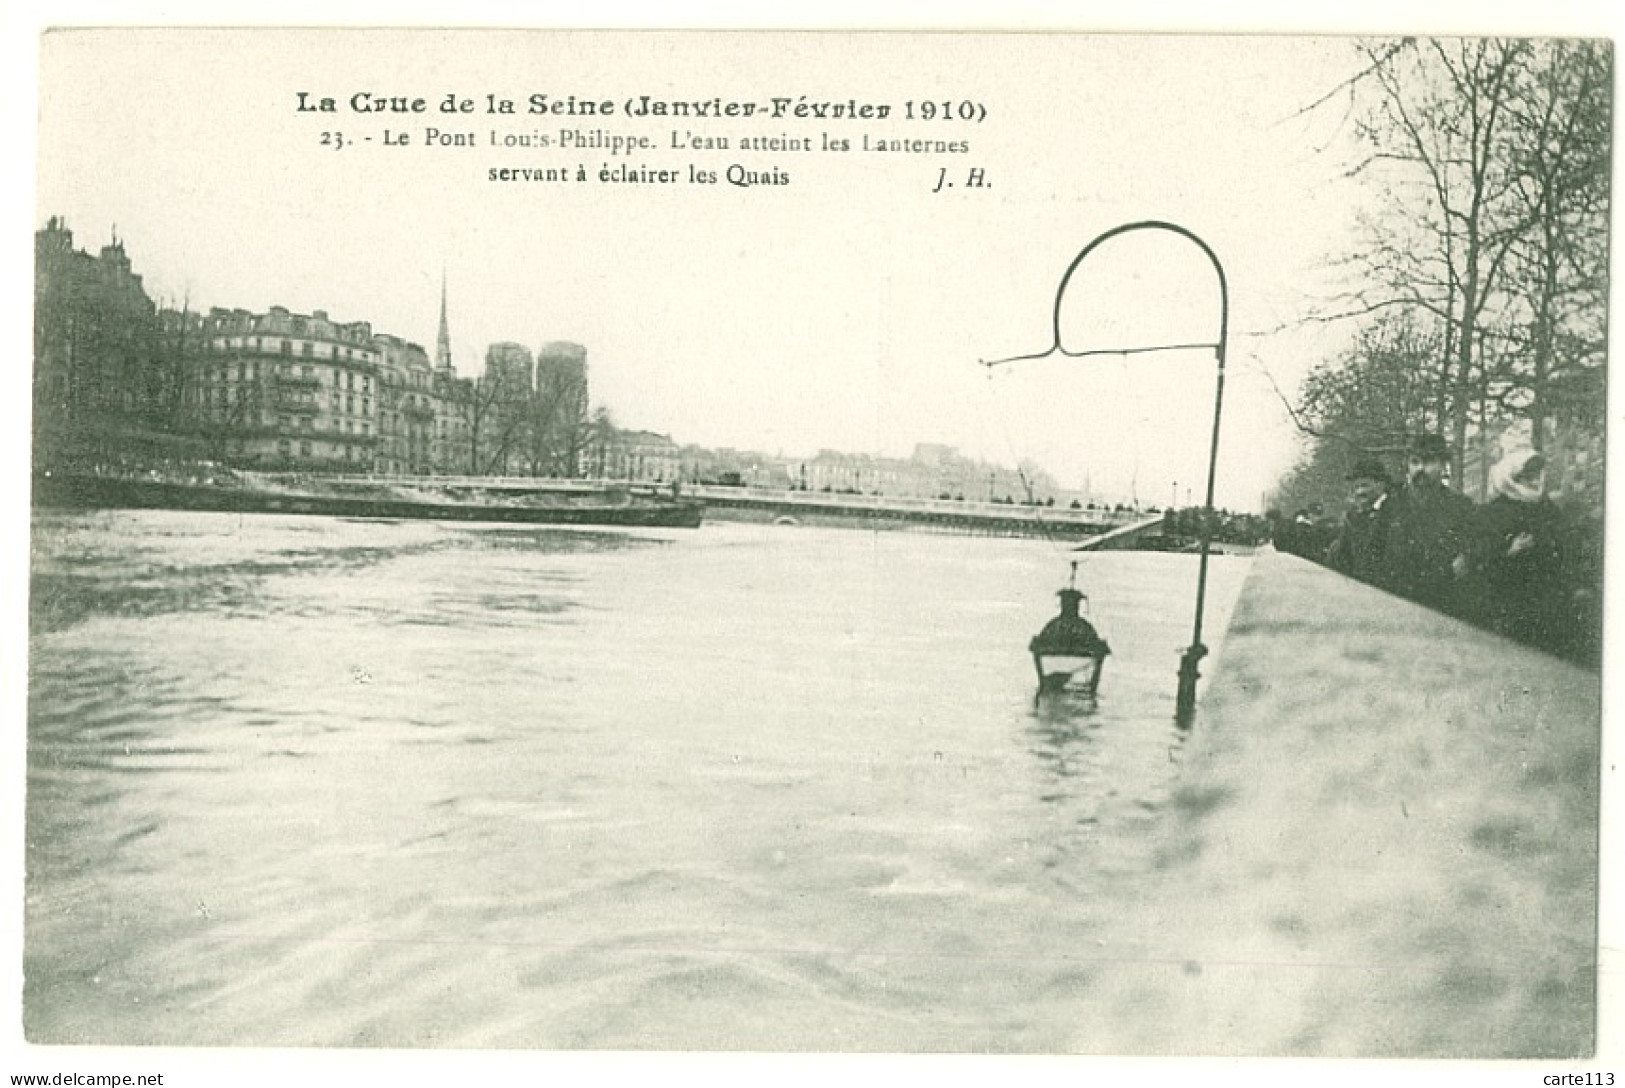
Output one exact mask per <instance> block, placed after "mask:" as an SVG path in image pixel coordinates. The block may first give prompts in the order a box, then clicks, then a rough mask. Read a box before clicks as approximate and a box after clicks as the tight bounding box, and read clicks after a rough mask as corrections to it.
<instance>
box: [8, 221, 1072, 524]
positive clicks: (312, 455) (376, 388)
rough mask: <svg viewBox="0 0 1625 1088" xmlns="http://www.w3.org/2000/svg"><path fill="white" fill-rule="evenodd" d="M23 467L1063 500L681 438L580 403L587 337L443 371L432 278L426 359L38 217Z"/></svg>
mask: <svg viewBox="0 0 1625 1088" xmlns="http://www.w3.org/2000/svg"><path fill="white" fill-rule="evenodd" d="M34 313H35V322H34V390H33V395H34V440H35V448H34V460H35V465H36V466H37V467H50V466H53V465H80V466H88V467H100V468H104V469H106V468H114V467H125V468H144V467H152V466H153V465H156V464H157V463H159V462H163V461H169V460H176V461H200V460H209V461H215V462H219V463H221V464H226V465H231V466H236V467H239V468H247V469H258V470H264V471H296V472H342V473H378V474H386V475H413V476H424V475H502V476H541V477H558V478H567V477H579V476H592V477H598V478H602V479H616V480H633V481H642V482H648V483H673V482H677V481H683V482H710V483H717V482H722V483H734V484H741V485H749V486H756V487H772V488H783V489H791V490H807V491H829V492H842V493H864V494H885V495H893V496H912V497H920V498H963V499H977V500H983V501H987V500H994V499H997V500H998V501H1008V502H1031V503H1042V502H1048V501H1054V500H1055V499H1057V498H1065V497H1067V496H1062V495H1060V493H1059V492H1058V491H1057V489H1056V487H1055V484H1054V482H1053V481H1052V480H1050V479H1049V477H1048V476H1046V475H1045V474H1044V473H1043V472H1042V471H1041V470H1039V469H1037V468H1036V467H1034V466H1030V465H1027V466H1023V467H1022V468H1021V469H1019V470H1011V469H1008V468H1005V467H1002V466H998V465H990V464H988V463H986V462H983V461H979V460H974V459H971V458H966V457H963V456H961V455H960V454H959V453H958V451H957V450H955V449H953V448H952V447H949V446H940V445H921V446H919V447H917V448H916V449H915V451H914V454H913V456H912V457H909V458H881V457H873V456H869V455H865V454H846V453H840V452H837V451H834V450H823V451H820V452H819V453H818V454H817V455H816V456H814V457H810V458H795V457H784V456H781V455H767V454H761V453H755V452H750V451H741V450H733V449H717V450H712V449H705V448H703V447H699V446H679V445H678V444H677V443H676V442H675V441H673V440H672V438H671V437H670V436H668V435H664V434H657V433H654V432H651V431H643V430H623V429H620V428H617V427H615V426H614V425H613V424H612V423H611V421H610V419H609V416H608V413H607V412H605V411H603V410H602V409H600V410H598V411H597V412H596V413H595V412H594V411H593V409H592V407H591V399H590V396H589V382H588V363H587V357H588V353H587V349H586V348H585V347H584V346H583V345H581V344H577V343H572V342H570V341H564V340H559V341H552V342H549V343H545V344H543V345H542V347H541V348H540V349H539V350H538V351H537V352H536V353H535V354H532V352H531V350H530V349H529V348H527V347H525V346H524V345H523V344H520V343H516V342H513V341H502V342H498V343H494V344H491V345H490V346H489V348H488V349H487V350H486V354H485V370H484V373H483V374H482V375H481V376H480V377H479V378H478V379H470V378H461V377H458V375H457V371H456V367H455V364H454V361H453V359H452V347H451V331H450V323H449V320H448V315H447V289H446V284H445V282H444V280H442V283H441V292H440V314H439V327H438V330H437V336H436V342H435V353H434V359H433V360H432V362H431V360H430V358H429V355H428V353H427V352H426V351H425V350H424V348H423V347H422V346H421V345H419V344H417V343H414V342H412V341H410V340H407V339H404V338H402V337H399V336H396V335H393V334H390V333H383V332H376V331H374V330H373V328H372V326H371V324H370V323H369V322H366V321H351V322H340V321H335V320H333V319H332V318H330V317H329V316H328V314H327V313H326V312H325V311H323V310H315V311H314V312H312V313H310V314H298V313H293V312H292V311H290V310H288V309H287V308H285V307H282V306H272V307H270V308H269V309H268V310H266V311H265V312H263V313H256V312H251V311H249V310H243V309H222V308H219V307H215V308H211V309H209V310H208V311H207V312H204V313H199V312H195V311H193V310H192V309H191V308H190V306H183V307H182V308H181V309H179V310H176V309H173V308H163V309H160V308H158V307H157V306H156V305H155V304H154V303H153V301H152V299H151V298H150V297H148V295H147V293H146V290H145V288H144V286H143V285H142V281H141V277H140V276H139V275H137V274H135V272H134V271H133V270H132V267H131V262H130V258H129V256H128V255H127V254H126V253H125V251H124V246H123V245H122V243H120V242H119V241H118V240H117V238H116V237H115V239H114V240H113V242H112V243H111V244H109V245H107V246H104V247H102V249H101V251H100V252H99V253H97V254H95V255H92V254H90V253H87V252H84V251H82V250H76V249H75V248H74V246H73V234H72V232H71V231H69V230H68V228H67V225H66V224H65V223H64V222H63V221H62V220H60V219H58V218H52V219H50V220H49V221H48V222H47V223H46V226H45V228H44V229H43V230H40V231H38V232H37V233H36V235H35V284H34Z"/></svg>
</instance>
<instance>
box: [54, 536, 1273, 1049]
mask: <svg viewBox="0 0 1625 1088" xmlns="http://www.w3.org/2000/svg"><path fill="white" fill-rule="evenodd" d="M33 529H34V537H33V563H34V578H33V583H32V593H33V600H32V603H31V622H32V637H31V644H30V645H31V662H30V692H29V723H28V796H27V846H26V863H27V885H26V903H25V916H24V925H25V932H24V938H25V955H24V959H25V964H24V967H25V990H24V1021H25V1029H26V1032H27V1035H28V1038H29V1039H31V1040H32V1041H35V1042H42V1043H97V1044H126V1045H127V1044H148V1043H153V1044H179V1045H256V1046H267V1045H270V1046H282V1045H293V1046H404V1047H541V1048H554V1049H564V1048H613V1049H644V1048H661V1049H704V1048H727V1049H749V1050H807V1049H813V1050H845V1051H852V1050H887V1051H1015V1052H1037V1051H1046V1052H1069V1051H1078V1050H1087V1049H1089V1041H1088V1038H1087V1030H1088V1029H1087V1024H1086V1023H1084V1022H1080V1014H1079V1009H1080V1001H1082V1000H1083V999H1084V997H1085V995H1086V991H1087V988H1088V982H1089V970H1088V966H1087V963H1088V958H1089V957H1090V956H1098V955H1100V954H1101V952H1100V944H1101V939H1102V935H1103V933H1104V932H1105V930H1106V927H1108V926H1109V925H1110V924H1111V923H1112V922H1113V921H1115V920H1117V919H1118V916H1119V915H1120V914H1121V913H1122V912H1123V911H1124V910H1125V909H1128V908H1127V906H1126V904H1129V903H1130V902H1132V900H1133V897H1134V896H1135V895H1136V894H1141V893H1143V890H1144V887H1145V882H1146V881H1147V880H1148V879H1150V878H1151V873H1152V870H1153V864H1152V857H1151V854H1152V849H1153V844H1154V838H1155V833H1156V829H1157V825H1158V820H1159V816H1160V815H1161V814H1162V813H1163V812H1164V811H1165V808H1166V805H1167V802H1168V799H1169V796H1170V791H1171V790H1172V789H1174V788H1175V787H1176V785H1177V783H1178V781H1179V776H1180V773H1181V759H1182V754H1183V739H1184V735H1183V734H1182V733H1181V731H1180V730H1178V729H1177V728H1176V727H1175V725H1174V723H1173V697H1174V691H1175V684H1176V669H1177V665H1178V652H1179V650H1180V649H1181V648H1182V647H1183V646H1184V645H1185V644H1186V643H1187V642H1188V641H1189V639H1190V622H1191V609H1192V606H1193V596H1194V589H1195V581H1196V561H1195V558H1194V557H1192V556H1183V555H1162V554H1141V553H1112V554H1100V555H1090V556H1088V557H1087V558H1086V559H1085V560H1084V562H1083V564H1082V566H1081V567H1080V571H1079V580H1080V587H1081V588H1083V589H1085V590H1086V591H1087V592H1088V593H1089V594H1090V597H1091V601H1092V615H1093V618H1094V619H1095V620H1096V621H1097V623H1098V624H1099V626H1100V627H1101V630H1102V632H1103V633H1104V634H1105V635H1106V637H1107V638H1108V639H1109V640H1110V641H1111V643H1112V646H1113V650H1114V655H1113V656H1112V658H1111V659H1110V660H1109V663H1108V665H1107V668H1106V672H1105V677H1104V682H1103V683H1102V686H1101V693H1100V697H1099V700H1098V703H1097V704H1096V705H1094V706H1087V705H1081V704H1078V703H1075V702H1074V703H1064V702H1063V703H1061V704H1060V705H1044V706H1035V705H1034V700H1033V691H1034V686H1035V685H1034V675H1033V669H1032V664H1031V661H1030V659H1029V657H1028V656H1027V654H1026V643H1027V640H1028V639H1029V638H1030V637H1031V636H1032V635H1033V634H1034V633H1035V632H1036V631H1037V630H1038V628H1039V627H1040V626H1041V625H1042V624H1043V622H1044V621H1045V620H1046V619H1047V618H1049V616H1051V615H1052V614H1053V613H1054V609H1055V591H1056V590H1057V589H1058V588H1059V587H1060V586H1061V585H1062V584H1064V582H1065V580H1066V574H1067V563H1068V561H1069V559H1071V558H1073V553H1071V552H1069V551H1067V550H1066V548H1065V546H1064V545H1061V544H1059V543H1055V542H1048V541H1042V540H1015V539H998V538H979V537H967V536H950V535H935V534H928V533H915V532H899V531H893V532H884V533H874V532H868V531H861V530H842V529H815V528H807V527H786V526H766V525H742V524H716V525H707V526H706V527H705V528H703V529H700V530H698V531H693V532H681V531H672V532H662V533H640V532H631V531H603V532H594V531H581V530H575V531H562V530H538V529H530V528H526V529H515V528H512V527H495V526H489V527H487V526H459V525H444V524H435V523H424V522H399V523H396V522H382V521H347V520H329V519H320V518H305V517H291V516H290V517H271V516H251V517H239V516H235V515H220V514H192V513H168V512H131V513H98V514H90V515H84V514H71V515H70V514H56V513H41V514H37V515H36V516H35V518H34V522H33ZM1247 563H1248V561H1247V560H1246V559H1242V558H1233V557H1223V556H1219V557H1215V558H1214V560H1213V567H1212V574H1211V578H1210V584H1209V593H1208V615H1207V621H1206V630H1207V632H1208V635H1209V642H1210V644H1215V645H1216V644H1217V643H1218V640H1219V636H1220V635H1221V633H1222V632H1223V631H1224V628H1225V623H1226V619H1227V616H1228V613H1229V610H1230V607H1231V604H1232V602H1233V600H1234V598H1235V595H1236V592H1237V590H1238V589H1239V586H1240V583H1241V580H1242V576H1243V575H1244V573H1245V571H1246V569H1247ZM1216 648H1217V649H1218V650H1219V651H1220V652H1221V653H1222V647H1217V645H1216ZM1213 667H1214V666H1213V659H1211V658H1210V659H1209V663H1208V666H1207V669H1206V671H1207V672H1209V673H1211V672H1212V670H1213ZM1196 727H1197V728H1198V729H1199V728H1200V727H1201V724H1200V719H1198V722H1197V726H1196Z"/></svg>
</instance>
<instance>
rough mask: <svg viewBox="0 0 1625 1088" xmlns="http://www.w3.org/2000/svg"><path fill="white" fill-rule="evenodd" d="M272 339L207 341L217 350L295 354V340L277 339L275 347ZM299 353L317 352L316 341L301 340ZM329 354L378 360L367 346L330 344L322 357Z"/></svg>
mask: <svg viewBox="0 0 1625 1088" xmlns="http://www.w3.org/2000/svg"><path fill="white" fill-rule="evenodd" d="M270 339H271V338H269V337H260V336H255V337H252V338H250V337H247V336H234V337H232V338H231V339H229V340H226V339H221V340H210V341H207V343H208V346H209V347H210V348H211V349H213V350H215V351H226V350H228V349H231V348H237V349H241V350H247V351H278V352H281V353H282V354H283V355H292V354H293V342H292V341H291V340H278V341H276V346H275V347H274V348H273V347H272V346H271V343H270V342H269V341H270ZM299 354H301V355H307V356H314V355H315V354H316V351H315V342H314V341H311V340H303V341H300V344H299ZM328 356H331V357H332V358H335V359H356V360H359V361H361V362H364V363H372V362H376V361H377V356H376V355H374V354H373V353H372V352H370V351H368V350H366V349H365V348H347V347H344V346H342V345H340V344H331V345H328V350H327V351H324V352H322V357H323V358H326V357H328Z"/></svg>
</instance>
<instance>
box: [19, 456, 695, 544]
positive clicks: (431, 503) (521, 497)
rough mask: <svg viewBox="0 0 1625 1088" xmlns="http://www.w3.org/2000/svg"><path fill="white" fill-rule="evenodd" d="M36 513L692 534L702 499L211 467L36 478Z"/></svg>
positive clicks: (581, 487) (626, 490) (569, 485)
mask: <svg viewBox="0 0 1625 1088" xmlns="http://www.w3.org/2000/svg"><path fill="white" fill-rule="evenodd" d="M33 502H34V505H35V506H38V507H45V508H57V509H67V510H190V511H203V512H213V513H233V514H316V515H321V516H326V517H351V518H384V519H421V520H430V521H473V522H501V523H510V524H515V523H516V524H525V525H594V526H629V527H662V528H690V529H692V528H696V527H698V526H699V524H700V520H701V518H702V517H703V515H704V511H705V507H704V504H703V503H701V502H697V501H693V500H684V499H681V498H679V497H677V496H676V495H673V494H669V493H665V492H657V491H653V490H651V489H648V488H643V489H639V490H633V489H632V488H631V487H627V486H610V485H605V486H594V485H585V484H578V483H575V482H573V481H535V482H524V483H521V484H517V485H516V484H515V483H514V482H512V481H501V480H491V481H486V480H472V481H471V480H468V479H465V478H449V477H448V478H432V477H419V478H414V477H386V476H379V477H368V476H363V477H340V476H321V475H315V474H272V473H248V472H235V471H232V470H228V469H223V468H215V469H212V470H211V471H210V472H209V473H208V474H207V475H200V474H197V473H193V474H189V475H186V476H183V477H176V476H168V475H164V474H161V473H159V472H156V471H154V472H151V473H149V474H147V475H144V476H142V475H101V474H96V473H73V472H49V471H47V472H39V473H36V474H35V475H34V489H33Z"/></svg>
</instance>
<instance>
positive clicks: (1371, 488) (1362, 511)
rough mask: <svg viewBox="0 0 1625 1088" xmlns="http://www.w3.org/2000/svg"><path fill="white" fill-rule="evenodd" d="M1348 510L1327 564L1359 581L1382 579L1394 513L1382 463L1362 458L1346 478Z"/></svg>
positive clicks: (1328, 552) (1329, 549) (1329, 553)
mask: <svg viewBox="0 0 1625 1088" xmlns="http://www.w3.org/2000/svg"><path fill="white" fill-rule="evenodd" d="M1348 479H1349V484H1350V490H1349V508H1348V510H1347V511H1346V512H1345V513H1344V514H1343V523H1342V525H1341V526H1340V527H1339V528H1338V532H1337V538H1336V539H1335V540H1333V541H1332V546H1331V547H1330V548H1328V549H1327V550H1326V565H1327V566H1329V567H1331V568H1332V569H1333V570H1336V571H1340V572H1342V573H1343V574H1346V575H1348V576H1349V577H1351V578H1358V579H1359V580H1360V581H1362V582H1375V581H1377V580H1378V579H1380V578H1381V577H1382V572H1383V557H1384V555H1385V554H1386V553H1387V549H1388V528H1389V522H1390V520H1391V519H1392V515H1393V510H1392V507H1391V506H1390V504H1389V499H1388V472H1387V470H1386V469H1384V468H1383V467H1382V462H1380V461H1378V460H1376V459H1375V458H1372V457H1362V458H1360V459H1359V460H1358V461H1356V462H1355V463H1354V468H1353V469H1352V470H1351V471H1350V472H1349V475H1348Z"/></svg>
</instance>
